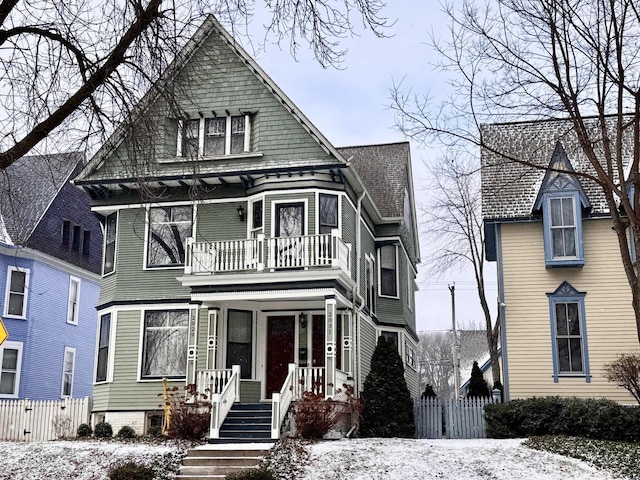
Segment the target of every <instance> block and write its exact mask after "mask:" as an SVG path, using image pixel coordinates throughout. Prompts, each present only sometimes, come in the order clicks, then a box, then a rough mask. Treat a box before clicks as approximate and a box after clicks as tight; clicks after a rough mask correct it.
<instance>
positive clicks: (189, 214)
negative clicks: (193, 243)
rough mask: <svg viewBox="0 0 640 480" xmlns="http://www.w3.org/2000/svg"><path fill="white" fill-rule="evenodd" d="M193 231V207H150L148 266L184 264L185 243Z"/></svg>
mask: <svg viewBox="0 0 640 480" xmlns="http://www.w3.org/2000/svg"><path fill="white" fill-rule="evenodd" d="M192 233H193V207H192V206H191V205H188V206H172V207H152V208H149V235H148V241H147V267H166V266H177V265H184V261H185V244H186V241H187V238H188V237H190V236H191V235H192Z"/></svg>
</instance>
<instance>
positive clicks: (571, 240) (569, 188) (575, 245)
mask: <svg viewBox="0 0 640 480" xmlns="http://www.w3.org/2000/svg"><path fill="white" fill-rule="evenodd" d="M590 207H591V205H590V204H589V200H588V199H587V197H586V195H585V193H584V190H583V189H582V186H581V185H580V182H578V180H577V179H576V178H575V175H574V174H573V168H572V167H571V164H570V163H569V159H568V158H567V155H566V153H565V151H564V149H563V148H562V146H561V145H560V144H559V143H558V144H557V145H556V149H555V151H554V152H553V156H552V159H551V162H550V164H549V170H547V172H546V174H545V177H544V180H543V182H542V186H541V188H540V192H539V193H538V199H537V200H536V203H535V207H534V211H541V212H542V225H543V230H544V257H545V265H546V266H547V267H582V266H583V265H584V251H583V248H582V211H583V209H586V208H590Z"/></svg>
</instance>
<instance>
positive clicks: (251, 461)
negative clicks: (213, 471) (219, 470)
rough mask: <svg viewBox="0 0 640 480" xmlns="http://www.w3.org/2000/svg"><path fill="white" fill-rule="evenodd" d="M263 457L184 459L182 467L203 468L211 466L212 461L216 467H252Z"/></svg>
mask: <svg viewBox="0 0 640 480" xmlns="http://www.w3.org/2000/svg"><path fill="white" fill-rule="evenodd" d="M262 458H263V457H255V456H254V457H185V458H184V459H183V460H182V465H184V466H185V467H205V466H209V465H211V464H212V460H213V461H214V462H215V465H216V466H226V465H232V466H238V467H246V466H249V467H251V466H254V465H256V464H258V463H260V462H261V461H262Z"/></svg>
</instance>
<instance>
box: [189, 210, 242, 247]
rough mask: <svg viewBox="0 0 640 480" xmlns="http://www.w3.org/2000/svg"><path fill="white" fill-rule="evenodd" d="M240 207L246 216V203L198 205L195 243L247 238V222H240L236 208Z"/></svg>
mask: <svg viewBox="0 0 640 480" xmlns="http://www.w3.org/2000/svg"><path fill="white" fill-rule="evenodd" d="M239 206H242V208H244V211H245V215H248V213H249V210H248V208H247V202H244V201H243V202H230V203H207V204H204V205H198V216H197V219H196V241H198V242H215V241H219V240H239V239H243V238H247V222H249V219H248V218H245V220H244V222H241V221H240V217H238V207H239Z"/></svg>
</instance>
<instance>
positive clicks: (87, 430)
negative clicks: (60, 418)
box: [76, 423, 93, 438]
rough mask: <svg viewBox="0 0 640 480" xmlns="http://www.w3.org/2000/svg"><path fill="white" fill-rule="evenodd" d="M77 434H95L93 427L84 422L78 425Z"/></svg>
mask: <svg viewBox="0 0 640 480" xmlns="http://www.w3.org/2000/svg"><path fill="white" fill-rule="evenodd" d="M76 435H77V436H78V437H80V438H85V437H90V436H91V435H93V429H92V428H91V425H89V424H88V423H82V424H80V426H79V427H78V431H77V432H76Z"/></svg>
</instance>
